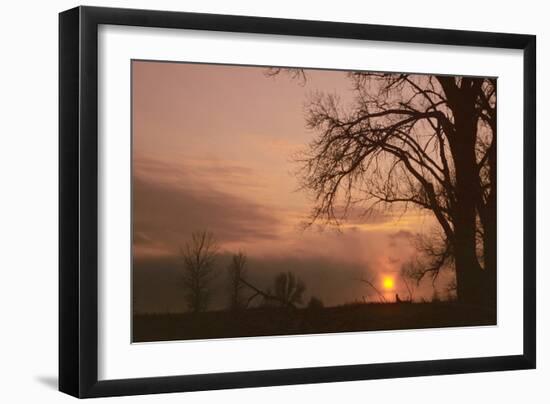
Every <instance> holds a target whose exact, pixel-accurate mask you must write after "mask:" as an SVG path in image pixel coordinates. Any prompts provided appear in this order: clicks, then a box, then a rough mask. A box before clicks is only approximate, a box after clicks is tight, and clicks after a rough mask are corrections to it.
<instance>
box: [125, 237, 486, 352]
mask: <svg viewBox="0 0 550 404" xmlns="http://www.w3.org/2000/svg"><path fill="white" fill-rule="evenodd" d="M220 255H221V254H220V248H219V245H218V243H217V241H216V239H215V237H214V234H213V233H211V232H209V231H198V232H194V233H193V234H192V235H191V237H190V239H189V240H188V242H187V243H186V244H185V245H184V246H183V247H182V248H181V258H182V273H183V275H182V279H183V282H182V285H183V288H182V293H183V297H184V299H185V304H186V307H185V309H186V311H185V312H182V313H156V314H139V313H134V316H133V322H132V324H133V341H134V342H146V341H169V340H186V339H210V338H231V337H250V336H267V335H296V334H312V333H315V334H318V333H330V332H353V331H370V330H394V329H418V328H432V327H450V326H452V327H456V326H474V325H493V324H495V323H496V311H495V310H494V309H493V308H491V307H484V306H472V305H468V304H465V303H464V302H459V301H456V300H448V299H445V300H442V299H441V298H440V296H439V294H438V293H436V291H435V289H434V296H433V297H432V299H431V301H429V302H427V301H424V300H422V299H421V300H416V301H415V303H414V304H412V303H413V295H414V283H412V282H409V283H410V285H409V286H407V290H408V295H407V296H403V298H400V297H399V296H398V295H397V294H396V296H395V301H392V302H389V301H388V300H386V298H385V297H384V295H383V294H382V292H381V291H379V290H378V289H376V286H375V283H374V282H372V281H370V280H368V279H364V278H362V279H360V280H359V281H361V282H363V283H365V284H367V285H368V286H369V287H370V288H371V289H376V291H377V292H376V293H377V295H378V300H371V301H368V300H367V299H366V298H365V297H364V296H363V298H362V300H355V301H350V302H345V303H343V304H340V305H337V306H332V307H330V306H329V307H327V306H325V304H324V303H323V301H322V300H321V299H320V298H319V297H316V296H313V295H312V296H311V297H310V298H309V299H308V300H307V302H306V299H305V292H306V290H307V287H306V284H305V282H304V281H303V280H302V279H300V278H299V277H298V276H297V275H296V274H295V273H294V272H292V271H291V270H285V271H281V272H279V273H277V274H276V275H274V277H273V278H272V279H271V280H270V281H264V282H261V284H260V282H258V281H254V280H253V279H254V277H253V276H251V275H253V272H252V269H253V268H251V267H249V263H248V259H247V255H246V253H245V252H244V251H237V252H235V253H233V254H232V255H231V259H230V261H229V263H228V264H227V265H226V267H225V268H222V265H220V259H219V258H220ZM224 269H225V270H224ZM406 269H407V268H406V267H405V270H404V271H402V272H403V273H402V281H403V282H407V278H406V277H407V271H406ZM218 278H220V279H221V280H222V281H223V285H224V287H225V288H226V292H227V293H226V296H227V300H226V303H225V306H224V308H223V309H222V310H211V309H210V308H211V302H212V300H213V299H212V297H213V296H214V294H215V293H220V294H221V293H222V291H221V289H222V288H220V287H219V284H218V285H217V287H216V282H214V280H216V279H218ZM374 296H376V294H375V295H374ZM217 300H219V299H217Z"/></svg>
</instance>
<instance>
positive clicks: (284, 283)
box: [273, 271, 306, 307]
mask: <svg viewBox="0 0 550 404" xmlns="http://www.w3.org/2000/svg"><path fill="white" fill-rule="evenodd" d="M305 290H306V285H305V284H304V282H302V280H301V279H299V278H297V277H296V276H295V275H294V274H293V273H292V272H290V271H288V272H281V273H280V274H278V275H277V276H276V277H275V280H274V283H273V293H274V295H275V297H276V299H277V300H278V301H279V302H280V303H281V305H282V306H284V307H296V305H298V304H301V303H302V296H303V294H304V292H305Z"/></svg>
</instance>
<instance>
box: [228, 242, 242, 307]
mask: <svg viewBox="0 0 550 404" xmlns="http://www.w3.org/2000/svg"><path fill="white" fill-rule="evenodd" d="M227 275H228V280H229V309H230V310H240V309H243V308H245V307H246V306H247V298H246V297H245V296H244V289H245V288H246V285H245V284H244V283H243V280H245V281H246V276H247V269H246V254H245V253H244V252H242V251H239V252H238V253H236V254H233V257H232V258H231V263H230V264H229V266H228V268H227Z"/></svg>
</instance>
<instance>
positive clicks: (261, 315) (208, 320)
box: [133, 302, 496, 342]
mask: <svg viewBox="0 0 550 404" xmlns="http://www.w3.org/2000/svg"><path fill="white" fill-rule="evenodd" d="M495 324H496V310H492V309H488V308H484V307H476V306H463V305H460V304H458V303H448V302H442V303H398V304H396V303H386V304H375V303H372V304H356V305H348V306H339V307H328V308H317V309H296V310H285V309H276V308H254V309H248V310H243V311H240V312H228V311H211V312H204V313H198V314H192V313H182V314H136V315H134V318H133V341H134V342H150V341H169V340H188V339H209V338H232V337H251V336H266V335H293V334H319V333H330V332H351V331H375V330H402V329H418V328H440V327H460V326H479V325H495Z"/></svg>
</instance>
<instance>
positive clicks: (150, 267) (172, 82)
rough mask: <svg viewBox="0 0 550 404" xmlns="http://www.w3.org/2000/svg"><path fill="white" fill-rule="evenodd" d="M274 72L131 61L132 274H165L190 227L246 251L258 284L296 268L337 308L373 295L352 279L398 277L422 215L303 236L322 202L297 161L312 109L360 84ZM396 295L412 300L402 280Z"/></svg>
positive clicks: (335, 76) (321, 74) (422, 224)
mask: <svg viewBox="0 0 550 404" xmlns="http://www.w3.org/2000/svg"><path fill="white" fill-rule="evenodd" d="M265 73H266V69H265V68H261V67H243V66H220V65H203V64H187V63H160V62H145V61H134V62H133V63H132V80H133V85H132V94H133V122H132V124H133V177H134V190H133V203H134V211H133V214H134V215H133V221H134V268H139V270H140V271H142V272H144V273H147V277H148V279H150V278H154V277H155V276H156V275H158V271H160V269H159V268H161V267H163V266H162V265H160V264H158V265H157V264H155V263H156V262H157V261H155V260H165V261H166V260H169V259H170V257H172V258H173V257H175V256H177V254H178V251H179V247H180V246H182V245H183V244H184V243H185V241H186V240H187V239H188V238H189V236H190V234H191V232H193V231H196V230H200V229H208V230H210V231H212V232H214V234H215V235H216V237H217V239H218V241H219V243H220V246H221V249H222V252H223V253H224V254H226V255H229V254H230V253H231V252H234V251H237V250H244V251H245V252H246V253H247V255H248V256H249V258H250V268H249V271H250V272H251V273H253V274H255V276H257V277H259V278H261V277H262V272H264V274H263V275H265V277H266V278H267V276H268V275H267V274H268V273H269V276H271V275H272V272H274V271H277V270H278V269H280V270H281V271H283V270H289V269H291V270H292V271H294V272H295V273H296V274H297V275H298V276H300V277H302V278H303V279H304V280H305V281H306V283H307V285H308V292H309V294H315V295H318V296H320V297H321V298H323V299H324V300H325V302H326V303H328V304H338V303H343V302H345V301H352V300H354V299H362V296H366V297H368V296H370V295H371V293H370V292H369V291H368V289H366V288H365V286H364V285H362V284H360V283H359V282H357V281H356V280H354V279H357V278H359V277H361V276H366V277H369V278H370V279H374V280H375V281H376V282H377V283H381V282H382V279H383V276H385V275H390V276H392V275H393V276H396V275H397V273H398V271H399V268H400V266H401V264H402V263H403V261H404V260H406V259H407V258H408V257H409V256H410V254H411V253H412V247H411V245H410V243H409V239H408V237H409V236H410V235H411V234H412V233H417V232H422V231H426V230H427V229H429V228H430V227H431V226H432V225H433V221H432V219H431V217H430V216H429V215H426V214H423V215H420V214H419V213H418V212H413V211H409V212H408V213H407V214H406V215H403V216H396V215H394V216H392V215H390V214H384V213H380V214H379V215H375V216H374V217H370V218H355V219H354V220H353V221H352V222H351V223H344V225H343V226H342V229H341V230H342V231H341V232H335V231H333V230H331V229H325V230H324V231H321V229H320V228H319V227H318V226H314V227H312V228H310V229H308V230H306V231H303V230H302V229H301V227H300V223H301V222H303V221H304V220H305V219H307V216H308V213H309V211H310V209H311V207H312V205H311V203H310V200H309V199H308V195H307V194H306V193H305V192H304V191H298V190H297V188H298V182H297V180H296V178H295V176H294V175H293V172H294V170H296V169H297V168H298V166H297V165H296V163H295V162H294V161H293V159H292V156H293V155H294V154H295V153H296V152H297V151H300V150H303V149H304V148H305V147H306V146H307V143H308V142H309V141H310V140H311V139H312V137H313V135H314V134H313V133H311V132H309V131H308V130H307V129H306V128H305V117H304V105H305V103H306V102H307V100H308V97H309V96H310V95H311V94H312V93H313V92H315V91H322V92H332V93H337V94H339V96H340V97H341V99H342V101H343V103H344V104H345V103H346V102H351V101H352V100H353V98H352V97H353V94H352V92H351V84H350V82H349V81H348V79H347V77H346V73H345V72H337V71H319V70H308V71H307V81H306V82H305V83H301V82H300V81H297V80H293V79H291V78H290V77H289V76H288V75H285V74H283V75H279V76H276V77H267V76H266V74H265ZM158 262H160V261H158ZM163 262H164V261H163ZM174 271H175V269H174ZM251 276H254V275H251ZM145 283H146V282H145ZM396 291H397V292H399V293H403V285H400V283H399V281H398V280H397V281H396ZM144 293H145V292H144ZM394 294H395V292H389V295H391V296H388V297H391V298H392V300H393V296H394ZM422 294H424V295H426V296H427V297H430V296H431V290H430V289H429V288H424V290H421V291H420V295H422ZM371 297H372V298H374V296H371ZM150 299H154V296H153V297H150ZM163 304H164V305H165V306H167V307H168V306H171V305H176V303H175V302H164V303H163ZM163 307H164V306H163ZM168 309H172V308H171V307H168ZM144 310H147V308H144Z"/></svg>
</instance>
